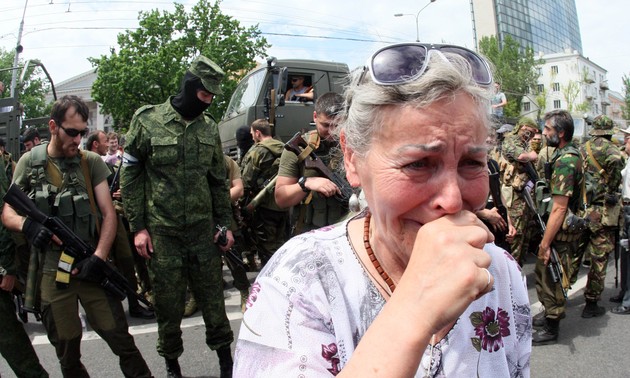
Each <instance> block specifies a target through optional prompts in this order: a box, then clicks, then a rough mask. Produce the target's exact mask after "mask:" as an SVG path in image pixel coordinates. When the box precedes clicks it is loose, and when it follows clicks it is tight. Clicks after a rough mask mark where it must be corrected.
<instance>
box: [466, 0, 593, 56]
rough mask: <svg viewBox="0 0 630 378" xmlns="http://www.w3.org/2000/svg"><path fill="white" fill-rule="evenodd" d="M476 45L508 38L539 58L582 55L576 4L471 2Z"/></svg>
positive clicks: (567, 0) (568, 0) (565, 0)
mask: <svg viewBox="0 0 630 378" xmlns="http://www.w3.org/2000/svg"><path fill="white" fill-rule="evenodd" d="M470 3H471V10H472V17H473V25H474V26H473V27H474V29H475V30H474V32H475V41H476V42H477V43H478V41H479V40H480V39H481V38H482V37H484V36H491V35H496V36H498V38H499V40H500V41H502V40H503V39H504V38H505V36H506V35H509V36H510V37H512V38H513V39H515V40H516V41H517V42H519V43H520V45H521V46H529V47H531V48H533V49H534V52H535V53H536V54H538V53H543V54H552V53H560V52H564V51H567V50H570V51H571V52H573V51H577V52H578V53H579V54H580V55H581V54H582V38H581V36H580V26H579V23H578V17H577V10H576V7H575V0H471V2H470Z"/></svg>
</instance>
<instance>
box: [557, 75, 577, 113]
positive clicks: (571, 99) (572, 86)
mask: <svg viewBox="0 0 630 378" xmlns="http://www.w3.org/2000/svg"><path fill="white" fill-rule="evenodd" d="M560 90H561V91H562V95H563V96H564V98H565V100H567V110H568V111H569V113H571V112H572V111H573V110H577V109H575V108H576V107H577V105H576V104H575V100H576V99H577V97H578V95H579V94H580V85H579V84H578V83H576V82H575V81H573V80H569V82H568V83H567V85H562V86H561V87H560Z"/></svg>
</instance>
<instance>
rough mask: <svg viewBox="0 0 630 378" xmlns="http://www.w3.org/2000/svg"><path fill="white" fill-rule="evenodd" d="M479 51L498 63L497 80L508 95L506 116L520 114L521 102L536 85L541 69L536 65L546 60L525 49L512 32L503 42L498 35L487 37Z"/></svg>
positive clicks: (480, 45)
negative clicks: (537, 57)
mask: <svg viewBox="0 0 630 378" xmlns="http://www.w3.org/2000/svg"><path fill="white" fill-rule="evenodd" d="M479 51H480V52H481V53H482V54H483V55H485V56H486V57H487V58H488V60H490V62H492V64H493V65H494V70H495V71H494V76H495V81H498V82H500V83H501V87H502V89H503V92H505V95H506V96H507V100H508V103H507V105H506V106H505V108H504V109H505V116H506V117H518V116H519V115H520V113H521V101H522V100H523V96H524V95H525V94H526V93H528V90H529V88H536V84H537V81H538V76H539V74H538V71H537V69H536V67H537V66H538V65H540V64H542V61H540V60H536V59H535V57H534V50H533V49H532V48H531V47H525V48H522V47H521V46H520V45H519V44H518V42H516V41H515V40H514V39H513V38H512V37H510V36H509V35H508V36H506V37H505V40H504V41H503V43H502V44H500V43H499V40H498V39H497V38H496V37H495V36H490V37H483V38H482V39H481V41H479Z"/></svg>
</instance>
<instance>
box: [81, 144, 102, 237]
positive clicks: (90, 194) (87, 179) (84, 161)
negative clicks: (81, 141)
mask: <svg viewBox="0 0 630 378" xmlns="http://www.w3.org/2000/svg"><path fill="white" fill-rule="evenodd" d="M81 171H82V172H83V177H84V180H85V187H86V189H87V192H88V197H89V199H90V209H91V210H92V214H93V215H94V220H95V222H96V232H98V234H99V235H100V233H101V222H100V220H99V219H98V213H97V212H96V202H95V201H94V188H92V177H91V176H90V167H88V162H87V157H86V153H82V154H81Z"/></svg>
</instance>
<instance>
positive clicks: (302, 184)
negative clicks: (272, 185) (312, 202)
mask: <svg viewBox="0 0 630 378" xmlns="http://www.w3.org/2000/svg"><path fill="white" fill-rule="evenodd" d="M298 185H300V188H302V191H303V192H304V193H308V192H309V190H308V189H307V188H306V177H304V176H302V177H300V178H299V180H298Z"/></svg>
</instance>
